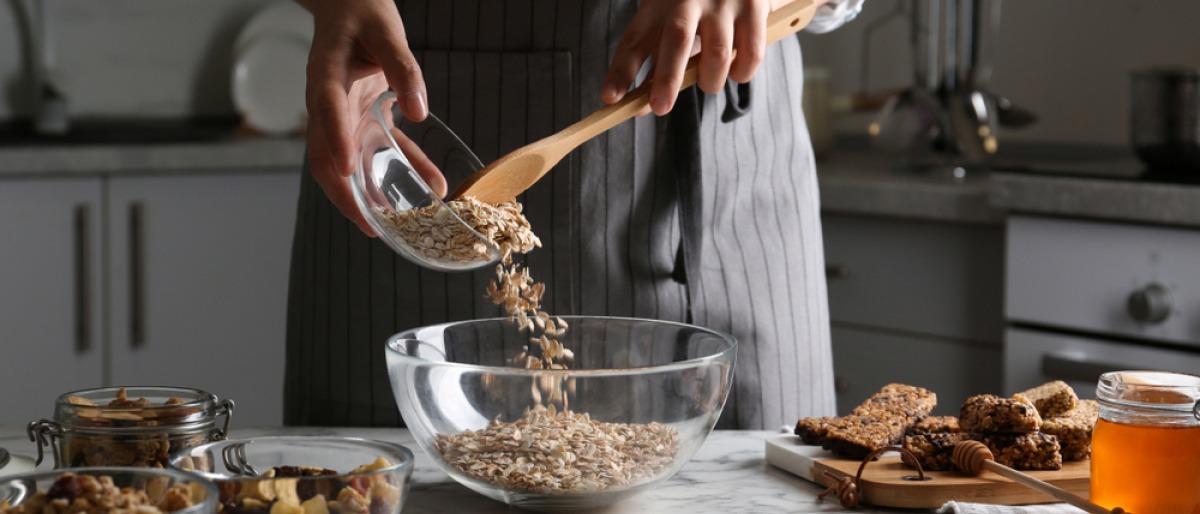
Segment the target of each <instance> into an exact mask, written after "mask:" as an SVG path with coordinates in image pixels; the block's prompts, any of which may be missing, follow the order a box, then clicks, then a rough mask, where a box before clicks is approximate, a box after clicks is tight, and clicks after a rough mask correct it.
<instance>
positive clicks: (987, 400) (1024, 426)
mask: <svg viewBox="0 0 1200 514" xmlns="http://www.w3.org/2000/svg"><path fill="white" fill-rule="evenodd" d="M958 422H959V425H961V427H962V429H963V431H966V432H972V433H995V432H1035V431H1037V430H1038V428H1040V427H1041V426H1042V417H1041V416H1040V415H1038V411H1037V408H1035V407H1034V406H1033V404H1031V403H1029V402H1025V401H1021V400H1015V399H1012V398H1001V397H999V396H995V395H990V394H980V395H975V396H972V397H970V398H967V401H965V402H963V405H962V410H961V411H960V412H959V415H958Z"/></svg>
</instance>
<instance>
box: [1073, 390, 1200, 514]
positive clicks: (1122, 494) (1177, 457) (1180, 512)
mask: <svg viewBox="0 0 1200 514" xmlns="http://www.w3.org/2000/svg"><path fill="white" fill-rule="evenodd" d="M1096 399H1097V400H1098V401H1099V403H1100V419H1099V420H1097V422H1096V428H1095V429H1094V431H1093V433H1092V464H1091V471H1092V473H1091V501H1092V502H1094V503H1096V504H1099V505H1101V506H1103V507H1105V508H1108V509H1113V508H1116V507H1121V508H1122V509H1124V510H1125V511H1126V512H1134V513H1137V514H1200V376H1195V375H1188V374H1183V373H1170V372H1163V371H1116V372H1112V373H1105V374H1104V375H1101V376H1100V381H1099V383H1098V384H1097V386H1096Z"/></svg>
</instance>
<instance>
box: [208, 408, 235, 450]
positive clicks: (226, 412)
mask: <svg viewBox="0 0 1200 514" xmlns="http://www.w3.org/2000/svg"><path fill="white" fill-rule="evenodd" d="M217 416H225V423H224V424H222V425H221V428H213V430H212V433H211V434H210V435H209V439H210V440H213V441H223V440H225V438H226V437H229V420H230V419H232V418H233V400H230V399H229V398H226V399H224V400H221V403H218V404H217V408H216V409H215V415H214V416H213V417H214V418H215V417H217Z"/></svg>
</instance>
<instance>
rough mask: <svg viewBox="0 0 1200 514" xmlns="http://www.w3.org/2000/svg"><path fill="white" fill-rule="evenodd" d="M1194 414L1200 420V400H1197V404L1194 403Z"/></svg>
mask: <svg viewBox="0 0 1200 514" xmlns="http://www.w3.org/2000/svg"><path fill="white" fill-rule="evenodd" d="M1192 415H1193V416H1195V417H1196V419H1197V420H1200V400H1196V404H1195V405H1192Z"/></svg>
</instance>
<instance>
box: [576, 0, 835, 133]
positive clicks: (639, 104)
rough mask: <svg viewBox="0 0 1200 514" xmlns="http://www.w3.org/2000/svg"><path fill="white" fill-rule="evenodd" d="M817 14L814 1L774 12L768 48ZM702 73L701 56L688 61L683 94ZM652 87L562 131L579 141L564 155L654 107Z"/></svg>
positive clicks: (640, 89)
mask: <svg viewBox="0 0 1200 514" xmlns="http://www.w3.org/2000/svg"><path fill="white" fill-rule="evenodd" d="M816 11H817V6H816V5H814V4H813V2H812V0H794V1H792V2H788V3H787V4H784V5H783V6H781V7H780V8H778V9H775V10H774V11H771V14H769V15H767V46H771V45H773V44H775V43H776V42H777V41H779V40H781V39H783V38H785V37H787V36H789V35H791V34H795V33H797V32H799V31H800V30H801V29H803V28H804V27H806V26H808V22H809V21H811V20H812V17H813V15H814V14H816ZM699 70H700V55H699V54H697V55H693V56H692V57H691V58H690V59H688V64H687V67H686V68H684V71H683V82H682V83H681V84H680V86H679V90H680V91H682V90H684V89H687V88H689V87H691V86H692V85H693V84H695V83H696V78H697V76H698V75H699ZM650 87H651V83H650V81H649V80H647V81H645V82H643V83H642V84H641V85H639V86H638V87H636V88H634V89H633V90H632V91H630V92H628V93H626V94H625V96H624V97H623V98H621V100H620V101H618V102H617V103H614V104H612V105H606V106H604V107H601V108H600V109H598V110H596V112H594V113H592V114H590V115H589V116H588V117H586V118H584V119H582V120H580V121H578V122H576V123H575V124H574V125H571V126H569V127H567V128H566V129H564V130H563V131H562V132H560V133H559V136H560V139H559V141H560V142H564V143H565V142H568V141H570V142H577V143H575V144H572V145H569V146H570V148H569V149H567V151H566V152H564V156H565V154H566V153H570V151H571V150H573V149H574V148H576V147H578V146H579V145H581V144H583V143H584V142H585V141H588V140H590V139H592V138H594V137H596V136H598V135H600V134H603V133H604V132H606V131H608V130H609V129H611V128H613V127H615V126H617V125H620V124H621V123H622V122H624V121H625V120H628V119H629V118H632V117H634V116H636V115H637V114H638V113H640V112H642V111H643V110H645V108H646V106H648V105H650Z"/></svg>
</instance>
